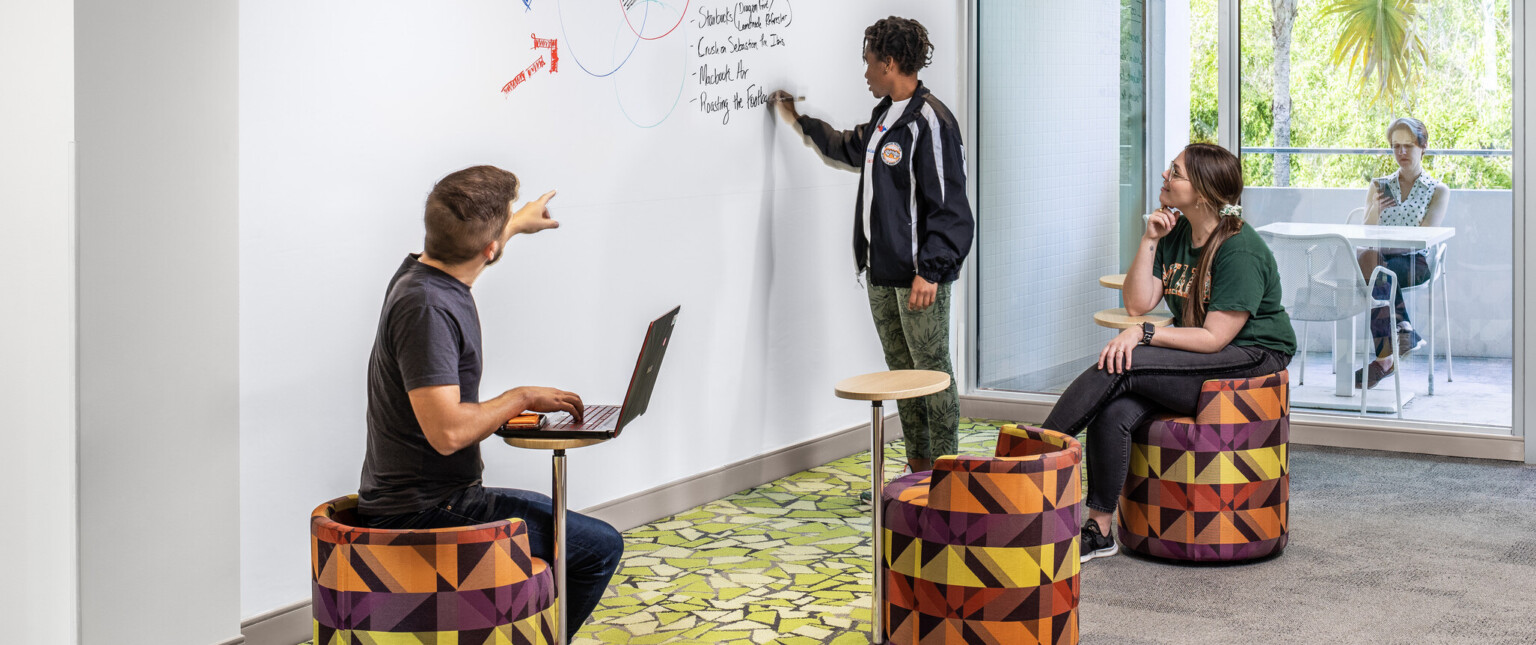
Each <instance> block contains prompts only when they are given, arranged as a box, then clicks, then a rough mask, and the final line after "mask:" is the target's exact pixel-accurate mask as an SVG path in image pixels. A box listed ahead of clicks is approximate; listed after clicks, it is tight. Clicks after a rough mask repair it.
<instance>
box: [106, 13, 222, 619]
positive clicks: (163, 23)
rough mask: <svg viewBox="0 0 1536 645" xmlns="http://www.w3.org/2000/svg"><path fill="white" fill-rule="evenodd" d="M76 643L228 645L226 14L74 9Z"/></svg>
mask: <svg viewBox="0 0 1536 645" xmlns="http://www.w3.org/2000/svg"><path fill="white" fill-rule="evenodd" d="M75 10H76V22H75V42H76V45H77V46H76V49H75V54H76V64H77V66H76V76H75V81H76V85H75V90H76V92H77V95H76V96H77V99H78V103H77V105H78V108H79V109H78V112H77V119H76V123H75V127H76V132H77V135H78V139H79V147H78V150H79V185H80V190H79V253H80V262H79V316H80V317H79V321H80V333H79V352H80V362H79V365H80V375H79V393H80V482H79V486H80V518H81V519H80V522H81V527H82V531H81V537H80V560H79V564H80V571H81V585H80V639H81V642H82V643H84V644H85V645H106V644H111V645H139V644H143V645H162V644H164V643H187V644H192V645H203V644H211V643H222V642H225V641H227V640H229V639H231V638H238V637H239V628H240V615H239V601H240V586H239V582H238V581H239V577H240V570H239V558H240V556H239V553H240V532H239V527H240V514H239V502H240V499H239V489H238V486H239V467H240V462H239V453H238V449H239V408H238V406H239V384H238V381H237V379H238V376H239V363H238V361H239V345H238V336H237V333H238V330H239V317H238V316H239V312H238V310H237V304H238V300H237V292H238V289H239V275H238V270H239V264H238V253H239V242H238V219H237V217H238V212H237V208H238V201H237V183H236V182H237V181H238V178H239V177H238V170H237V166H236V164H237V162H238V158H237V144H238V138H237V135H238V130H237V128H238V120H237V111H236V110H237V108H238V90H239V88H238V85H237V80H238V72H239V68H238V61H237V54H238V52H237V49H236V42H237V39H238V33H237V22H236V20H237V3H236V2H235V1H234V0H145V1H143V2H134V3H125V2H118V1H115V0H79V1H78V2H76V3H75Z"/></svg>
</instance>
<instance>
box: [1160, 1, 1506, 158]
mask: <svg viewBox="0 0 1536 645" xmlns="http://www.w3.org/2000/svg"><path fill="white" fill-rule="evenodd" d="M1362 3H1364V4H1369V5H1372V6H1373V7H1374V6H1376V5H1378V4H1381V5H1392V6H1397V5H1402V4H1412V5H1413V10H1414V11H1415V12H1416V15H1417V18H1416V19H1415V20H1414V33H1415V34H1416V36H1417V38H1418V40H1419V41H1420V42H1421V43H1422V47H1423V52H1424V53H1423V57H1422V58H1421V59H1418V62H1417V63H1414V64H1413V65H1414V66H1416V67H1414V66H1410V67H1408V68H1403V67H1401V66H1399V67H1398V69H1399V70H1400V71H1401V72H1403V73H1401V74H1399V75H1400V77H1401V80H1398V81H1392V80H1390V78H1391V77H1392V73H1391V72H1390V69H1391V65H1389V64H1387V63H1385V62H1378V63H1377V67H1374V68H1373V71H1372V75H1371V76H1370V77H1368V80H1367V81H1366V83H1367V85H1366V89H1365V90H1363V91H1362V89H1361V79H1362V78H1365V77H1363V75H1362V71H1363V63H1357V64H1356V65H1355V66H1354V67H1353V68H1351V66H1350V64H1349V62H1348V58H1346V59H1345V60H1344V61H1343V64H1339V65H1335V64H1334V62H1333V61H1334V57H1333V54H1334V51H1335V50H1336V49H1338V48H1339V44H1340V41H1341V35H1345V34H1347V32H1348V30H1349V29H1351V27H1349V23H1348V22H1347V21H1346V20H1345V16H1346V14H1344V13H1336V14H1333V15H1330V14H1328V13H1327V12H1326V10H1327V9H1328V8H1329V7H1330V6H1335V5H1339V4H1362ZM1510 3H1511V0H1416V1H1414V2H1411V3H1407V2H1405V0H1381V1H1380V2H1379V3H1378V0H1361V1H1360V2H1339V1H1338V0H1242V2H1241V6H1240V9H1239V11H1240V14H1239V18H1240V23H1239V24H1240V32H1241V33H1240V34H1239V38H1240V41H1239V42H1240V45H1239V55H1240V60H1239V61H1237V62H1238V64H1239V65H1240V68H1239V78H1240V97H1239V104H1238V105H1237V113H1238V118H1239V119H1240V123H1239V129H1240V131H1241V137H1242V146H1243V147H1244V148H1269V147H1305V148H1368V149H1384V148H1386V141H1385V134H1384V132H1383V130H1384V129H1385V127H1386V125H1387V123H1389V122H1391V120H1392V119H1394V118H1397V117H1400V116H1413V117H1417V118H1419V119H1421V120H1423V121H1424V122H1425V123H1426V124H1427V125H1428V127H1429V133H1430V147H1432V148H1437V149H1470V150H1497V151H1505V152H1502V153H1499V155H1497V156H1450V155H1438V156H1436V155H1431V156H1428V157H1426V158H1425V168H1426V169H1427V170H1428V171H1429V172H1430V173H1431V174H1432V175H1434V176H1435V177H1438V178H1439V179H1441V180H1442V181H1445V182H1447V183H1448V184H1449V185H1450V186H1451V187H1453V188H1509V187H1510V186H1511V174H1512V169H1511V157H1510V156H1508V154H1507V151H1508V150H1509V149H1510V148H1511V142H1512V123H1513V122H1512V118H1513V82H1512V81H1513V76H1512V73H1511V66H1512V61H1513V56H1512V46H1513V45H1512V39H1511V31H1510V12H1511V9H1510V6H1511V5H1510ZM1283 5H1291V6H1294V7H1295V9H1296V14H1295V16H1294V18H1292V20H1291V21H1289V22H1290V25H1289V27H1290V39H1289V43H1288V46H1286V47H1281V46H1280V45H1281V42H1280V40H1279V39H1278V38H1277V37H1278V36H1279V35H1280V34H1279V33H1278V29H1277V28H1278V27H1281V26H1282V24H1281V23H1283V22H1284V21H1280V20H1277V19H1276V9H1277V7H1278V8H1280V9H1282V11H1281V14H1280V15H1281V16H1282V17H1283V16H1284V12H1283V9H1285V8H1286V7H1285V6H1283ZM1190 15H1191V20H1192V24H1191V40H1190V44H1189V46H1190V48H1191V50H1190V54H1191V64H1192V66H1193V68H1192V69H1191V74H1190V80H1191V87H1190V120H1191V123H1190V137H1191V140H1192V141H1202V140H1203V141H1213V140H1214V139H1215V132H1216V115H1217V98H1216V89H1217V88H1216V64H1217V61H1216V51H1215V50H1216V0H1190ZM1362 19H1363V18H1362ZM1353 29H1357V30H1358V29H1359V27H1354V28H1353ZM1399 42H1402V41H1401V40H1400V41H1399ZM1350 51H1353V50H1350ZM1370 51H1371V50H1370V48H1369V47H1368V46H1367V47H1366V48H1365V49H1363V50H1362V52H1364V53H1365V54H1366V57H1367V58H1369V57H1370V54H1369V52H1370ZM1383 51H1386V50H1385V49H1383ZM1409 59H1412V55H1411V54H1410V56H1409ZM1283 63H1288V67H1289V69H1288V71H1284V72H1282V69H1281V68H1282V67H1283V66H1284V65H1283ZM1383 69H1385V70H1387V76H1388V77H1389V80H1388V81H1387V82H1388V83H1389V84H1390V87H1392V88H1395V89H1393V90H1389V91H1388V92H1387V95H1388V96H1391V95H1394V94H1395V95H1396V96H1397V97H1399V98H1397V99H1396V100H1392V101H1388V100H1384V99H1375V98H1373V96H1374V94H1375V93H1376V92H1377V91H1379V90H1380V83H1381V82H1382V81H1381V80H1380V79H1381V76H1380V74H1379V73H1378V72H1379V70H1383ZM1415 70H1416V71H1415ZM1286 106H1289V109H1288V110H1287V109H1285V107H1286ZM1282 142H1285V143H1282ZM1278 157H1279V156H1278V155H1275V154H1271V153H1267V152H1251V151H1249V152H1244V153H1243V155H1242V160H1243V169H1244V174H1245V178H1246V181H1247V183H1248V185H1250V186H1285V185H1291V186H1302V187H1360V186H1364V185H1365V182H1366V181H1368V180H1369V178H1370V177H1373V176H1381V175H1385V174H1388V173H1390V172H1392V170H1393V168H1394V167H1395V166H1394V164H1393V163H1392V161H1391V159H1390V157H1388V156H1387V155H1386V154H1384V153H1383V154H1364V155H1361V154H1298V155H1289V157H1288V158H1285V159H1284V163H1281V158H1278Z"/></svg>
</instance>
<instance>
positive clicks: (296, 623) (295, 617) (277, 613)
mask: <svg viewBox="0 0 1536 645" xmlns="http://www.w3.org/2000/svg"><path fill="white" fill-rule="evenodd" d="M311 602H312V601H310V600H308V599H305V600H300V601H298V602H294V603H290V604H287V605H284V606H282V607H278V608H277V609H273V610H272V611H269V612H266V613H264V614H259V615H256V616H252V617H250V618H248V619H246V620H243V621H241V622H240V633H241V634H244V635H245V637H244V639H243V642H244V643H245V645H298V644H299V643H302V642H304V641H307V640H309V639H311V638H313V637H314V624H313V620H314V619H313V617H312V616H313V614H311V612H310V611H309V606H310V603H311Z"/></svg>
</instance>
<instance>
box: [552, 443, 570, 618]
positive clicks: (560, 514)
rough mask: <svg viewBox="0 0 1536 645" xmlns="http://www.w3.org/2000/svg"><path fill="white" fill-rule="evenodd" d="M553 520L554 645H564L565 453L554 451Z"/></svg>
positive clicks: (565, 608) (565, 609)
mask: <svg viewBox="0 0 1536 645" xmlns="http://www.w3.org/2000/svg"><path fill="white" fill-rule="evenodd" d="M552 470H553V471H554V485H553V489H554V496H553V497H554V499H553V502H554V504H553V506H554V513H553V514H554V520H555V547H554V559H555V561H554V563H553V565H554V567H555V606H556V610H555V630H554V631H555V645H565V643H566V636H567V634H566V633H565V613H566V611H567V607H566V595H565V451H564V450H556V451H555V456H554V464H553V468H552Z"/></svg>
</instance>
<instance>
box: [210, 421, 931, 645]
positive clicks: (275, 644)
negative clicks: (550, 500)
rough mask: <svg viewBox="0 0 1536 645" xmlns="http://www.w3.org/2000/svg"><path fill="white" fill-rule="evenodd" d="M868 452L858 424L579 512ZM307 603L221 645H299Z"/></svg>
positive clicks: (655, 501)
mask: <svg viewBox="0 0 1536 645" xmlns="http://www.w3.org/2000/svg"><path fill="white" fill-rule="evenodd" d="M900 437H901V419H900V418H898V417H897V416H896V413H895V412H894V411H892V412H891V413H890V414H887V415H886V418H885V440H886V441H887V442H890V441H894V440H896V439H899V438H900ZM867 448H869V424H868V423H861V424H858V425H855V426H851V427H848V428H843V429H842V430H837V431H835V432H832V433H831V434H827V435H824V436H821V437H817V438H815V439H809V440H806V441H802V442H800V443H797V444H794V445H792V446H785V447H783V448H780V449H778V450H774V451H772V452H767V453H763V454H761V455H757V456H755V457H749V458H747V459H743V460H741V461H738V462H735V463H732V464H727V465H725V466H721V467H719V468H716V469H714V470H709V471H706V472H702V473H699V474H697V475H693V476H691V477H687V478H684V479H679V480H677V481H673V482H668V483H665V484H662V485H660V486H657V487H655V488H651V489H649V490H643V491H640V492H638V493H635V494H633V495H628V496H625V497H621V498H619V499H615V500H612V501H609V502H604V503H602V504H598V505H596V506H592V507H589V508H585V509H582V510H581V511H580V512H581V513H583V514H585V515H590V516H592V517H596V518H598V519H601V520H603V521H605V522H607V523H609V524H612V525H613V526H614V528H617V529H618V530H620V531H628V530H629V529H632V528H635V527H637V526H642V525H645V524H649V523H651V522H654V521H656V520H658V519H661V518H663V517H667V516H669V515H675V514H677V513H681V512H683V511H686V510H688V509H690V508H693V507H695V506H700V505H703V504H707V503H709V502H713V501H715V500H717V499H720V498H722V497H725V496H727V495H730V494H731V493H734V492H737V491H742V490H746V489H748V488H752V487H755V486H761V485H763V484H766V483H768V482H771V481H773V480H775V479H779V478H782V477H787V476H789V475H793V474H795V473H798V472H801V471H803V470H809V469H811V468H815V467H817V466H821V465H824V464H826V463H829V462H832V461H836V460H838V459H842V458H843V457H847V456H848V455H852V454H855V453H858V452H860V451H863V450H865V449H867ZM310 602H311V601H310V600H301V601H298V602H295V603H292V604H289V605H285V606H283V607H279V608H277V609H274V610H272V611H269V612H266V613H264V614H260V615H257V616H253V617H251V618H250V619H247V620H245V621H243V622H241V623H240V631H241V633H242V634H244V637H243V638H241V639H239V640H238V641H231V642H229V643H220V644H219V645H242V643H243V645H297V644H298V643H303V642H304V641H307V640H309V639H310V638H311V637H312V630H313V629H314V628H313V625H312V620H313V619H312V618H311V616H312V614H311V612H310Z"/></svg>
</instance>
